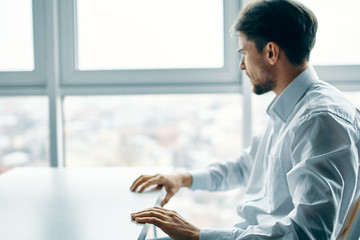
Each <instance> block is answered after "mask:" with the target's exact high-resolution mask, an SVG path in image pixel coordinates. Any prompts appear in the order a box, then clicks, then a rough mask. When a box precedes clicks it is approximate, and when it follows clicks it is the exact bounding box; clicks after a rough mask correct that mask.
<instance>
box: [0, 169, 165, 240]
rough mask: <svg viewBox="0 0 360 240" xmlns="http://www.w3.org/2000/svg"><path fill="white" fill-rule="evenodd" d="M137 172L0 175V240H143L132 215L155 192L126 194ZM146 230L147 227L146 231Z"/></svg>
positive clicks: (42, 171) (24, 171)
mask: <svg viewBox="0 0 360 240" xmlns="http://www.w3.org/2000/svg"><path fill="white" fill-rule="evenodd" d="M143 173H144V172H143V169H136V168H86V169H54V168H18V169H14V170H11V171H9V172H7V173H4V174H2V175H0V239H1V240H133V239H145V237H146V233H147V229H148V227H149V225H142V224H136V223H135V222H132V221H131V218H130V213H132V212H136V211H139V210H143V209H145V208H148V207H151V206H154V205H155V202H156V201H157V198H158V197H159V192H149V193H145V194H138V193H132V192H130V190H129V188H130V186H131V183H132V182H133V180H135V178H136V177H138V175H139V174H143ZM145 226H146V227H145Z"/></svg>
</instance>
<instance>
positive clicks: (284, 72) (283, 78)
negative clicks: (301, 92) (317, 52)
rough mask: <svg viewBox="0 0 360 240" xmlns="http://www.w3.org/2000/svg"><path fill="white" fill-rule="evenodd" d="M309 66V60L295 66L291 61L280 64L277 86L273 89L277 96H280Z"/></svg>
mask: <svg viewBox="0 0 360 240" xmlns="http://www.w3.org/2000/svg"><path fill="white" fill-rule="evenodd" d="M308 66H309V64H308V62H307V61H306V62H305V63H303V64H301V65H298V66H294V65H292V64H291V63H289V62H285V63H283V64H280V65H279V67H278V71H276V72H277V74H276V78H275V79H276V86H275V88H274V89H273V91H274V93H275V94H276V96H279V95H280V94H281V93H282V92H283V91H284V90H285V88H286V87H287V86H289V84H290V83H291V82H292V81H294V79H295V78H296V77H297V76H298V75H299V74H300V73H302V72H303V71H304V70H305V69H306V68H307V67H308Z"/></svg>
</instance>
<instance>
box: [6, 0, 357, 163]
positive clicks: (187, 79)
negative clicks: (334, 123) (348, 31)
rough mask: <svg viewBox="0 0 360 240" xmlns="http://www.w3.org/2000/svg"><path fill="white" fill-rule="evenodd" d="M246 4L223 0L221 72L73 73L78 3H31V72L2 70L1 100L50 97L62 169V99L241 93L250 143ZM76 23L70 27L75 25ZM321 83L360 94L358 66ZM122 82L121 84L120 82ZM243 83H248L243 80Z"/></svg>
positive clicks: (335, 71)
mask: <svg viewBox="0 0 360 240" xmlns="http://www.w3.org/2000/svg"><path fill="white" fill-rule="evenodd" d="M247 2H248V0H243V1H242V0H224V3H225V6H224V16H226V17H225V23H224V24H225V26H226V27H224V51H225V57H224V61H225V67H224V68H222V69H177V70H171V69H166V70H131V71H130V70H119V71H108V70H104V71H81V72H79V71H75V65H74V64H75V55H74V54H72V53H75V51H74V50H75V44H74V43H75V41H74V37H75V31H74V30H75V25H74V9H75V4H74V3H75V0H33V1H32V3H33V31H34V65H35V69H34V70H33V71H22V72H21V71H19V72H0V97H1V96H30V95H41V96H46V97H48V99H49V101H48V102H49V113H48V118H49V130H50V131H49V140H50V142H49V144H50V151H49V152H50V160H49V161H50V165H51V166H52V167H62V166H64V159H63V155H64V154H63V153H64V146H63V141H64V137H63V134H64V133H63V109H62V108H63V99H64V97H66V96H69V95H110V94H150V93H151V94H170V93H175V94H176V93H187V94H191V93H239V94H242V95H243V96H242V98H243V106H242V107H243V116H244V120H243V124H244V127H243V128H242V129H243V131H244V132H243V144H244V147H246V146H247V145H249V144H250V140H251V122H252V119H251V115H252V114H251V94H252V87H251V84H250V82H249V80H248V79H247V77H246V76H245V73H243V72H242V73H240V71H239V69H238V62H239V55H238V53H237V52H236V51H234V49H236V46H237V38H235V37H231V36H230V34H229V33H228V27H227V26H229V25H231V23H232V21H233V20H234V19H235V17H236V15H237V14H238V11H239V9H240V6H241V5H244V4H246V3H247ZM71 24H72V25H71ZM315 70H316V71H317V73H318V75H319V77H320V79H322V80H325V81H327V82H329V83H331V84H333V85H334V86H335V87H337V88H339V89H340V90H343V91H360V65H341V66H315ZM119 79H120V80H119ZM242 79H244V80H243V81H242Z"/></svg>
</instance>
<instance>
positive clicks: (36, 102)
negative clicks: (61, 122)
mask: <svg viewBox="0 0 360 240" xmlns="http://www.w3.org/2000/svg"><path fill="white" fill-rule="evenodd" d="M0 166H49V124H48V100H47V97H1V98H0Z"/></svg>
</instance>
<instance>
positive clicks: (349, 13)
mask: <svg viewBox="0 0 360 240" xmlns="http://www.w3.org/2000/svg"><path fill="white" fill-rule="evenodd" d="M300 2H302V3H303V4H304V5H306V6H307V7H309V8H310V9H311V10H312V11H313V12H314V13H315V15H316V16H317V19H318V21H319V27H318V32H317V37H316V44H315V47H314V50H313V51H312V54H311V57H310V62H311V64H313V65H355V64H360V58H359V55H360V48H358V47H357V46H358V44H359V42H360V28H359V27H355V26H358V24H359V23H360V15H359V9H360V1H358V0H346V1H342V2H339V1H337V0H317V1H313V0H300ZM325 6H326V7H325Z"/></svg>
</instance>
